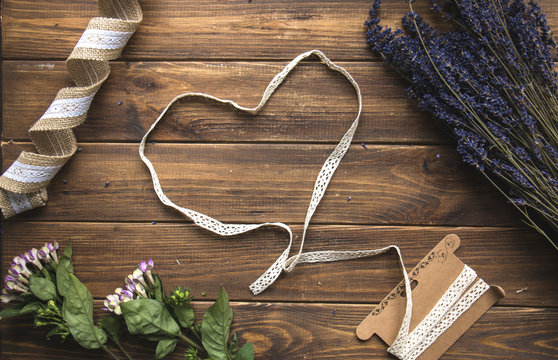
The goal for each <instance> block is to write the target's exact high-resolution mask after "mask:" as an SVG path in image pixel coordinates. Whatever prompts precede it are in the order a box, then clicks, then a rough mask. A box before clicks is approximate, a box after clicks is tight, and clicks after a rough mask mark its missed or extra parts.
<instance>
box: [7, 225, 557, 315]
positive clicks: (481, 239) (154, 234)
mask: <svg viewBox="0 0 558 360" xmlns="http://www.w3.org/2000/svg"><path fill="white" fill-rule="evenodd" d="M301 230H302V229H301V226H295V227H293V231H294V232H295V234H297V235H298V234H300V232H301ZM450 233H455V234H458V235H459V236H460V237H461V241H462V244H461V248H460V249H458V251H457V256H458V257H459V258H460V259H461V260H462V261H463V262H464V263H466V264H468V265H469V266H471V267H472V268H473V269H475V271H477V273H478V274H479V276H481V277H482V278H483V279H485V280H486V281H487V282H488V283H490V284H497V285H500V286H501V287H503V288H504V289H505V290H506V292H507V294H506V298H505V299H503V300H502V301H501V302H500V303H501V304H504V305H521V306H528V305H529V306H558V289H557V288H556V287H554V286H550V284H554V283H556V282H557V281H558V253H556V252H555V251H551V247H550V245H548V244H547V243H546V242H545V241H544V240H543V239H541V238H540V237H539V236H538V235H536V234H535V233H534V232H532V231H530V230H528V229H516V228H465V227H459V228H449V227H444V228H439V227H409V226H404V227H384V226H381V227H375V226H338V225H337V226H331V225H313V226H311V227H310V230H309V232H308V239H307V243H306V247H305V251H313V250H314V251H317V250H357V249H375V248H381V247H384V246H388V245H390V244H393V243H397V244H398V245H399V246H400V247H401V251H402V253H403V259H404V260H405V263H406V265H407V268H408V269H411V268H412V267H414V266H415V265H416V264H417V263H418V262H419V261H420V260H421V259H422V258H423V257H424V256H426V255H427V254H428V252H429V251H430V250H431V249H432V248H433V247H434V246H435V245H436V244H437V243H438V242H439V241H440V240H441V239H442V238H443V237H444V236H446V235H447V234H450ZM394 239H396V240H394ZM54 240H57V241H59V242H60V244H61V245H62V246H64V245H65V244H66V242H67V241H68V240H71V241H72V248H73V249H74V256H75V269H76V272H77V274H78V276H79V278H80V279H81V280H82V281H83V282H84V283H85V284H86V285H87V287H88V288H89V289H90V290H91V291H92V293H93V295H94V296H95V297H97V298H102V297H104V296H106V295H107V294H109V293H110V292H112V291H113V290H114V289H115V288H117V287H121V286H122V285H123V279H124V277H125V276H126V275H128V274H129V273H131V272H132V271H133V270H134V269H135V267H136V266H137V263H138V262H139V261H140V260H142V259H145V258H146V257H151V258H153V260H154V261H155V264H156V270H154V271H156V272H157V273H158V274H160V275H161V277H162V278H163V280H164V281H165V284H167V288H172V287H175V286H183V285H188V286H189V287H190V288H192V289H193V290H195V291H194V293H195V294H197V295H199V294H200V292H202V291H205V292H207V295H208V298H214V297H215V296H216V294H217V291H218V289H219V287H220V285H221V284H224V285H226V286H227V290H228V292H229V295H230V297H231V299H234V300H252V301H253V300H255V301H283V302H285V301H293V302H301V301H307V302H312V301H320V302H337V303H371V302H379V301H381V300H382V299H383V298H384V296H385V295H387V294H388V293H389V291H390V290H391V289H392V288H393V287H395V285H396V284H397V283H398V282H399V281H400V280H401V278H402V275H401V273H400V270H399V265H398V263H397V260H396V256H395V254H394V253H391V254H389V255H382V256H377V257H375V258H369V259H359V260H351V261H342V262H336V263H329V264H306V265H299V266H298V267H297V268H296V269H295V270H294V271H293V272H291V273H288V274H284V275H283V276H282V277H281V278H280V279H279V280H278V281H277V283H275V284H274V285H273V286H272V287H271V288H269V289H268V290H266V291H265V292H263V293H262V294H261V295H258V296H256V297H254V296H253V295H251V293H250V292H249V290H248V285H249V284H250V283H251V282H252V281H254V280H255V279H256V278H257V277H258V276H260V275H261V274H262V273H263V272H264V271H265V270H266V269H267V267H268V266H270V265H271V264H272V263H273V262H274V261H275V259H276V258H277V257H278V256H279V255H280V254H281V252H282V251H283V250H284V249H285V247H286V245H287V236H286V234H285V233H284V232H280V231H274V230H265V229H262V230H258V231H256V232H252V233H247V234H245V235H242V236H234V237H231V238H221V237H217V236H216V235H214V234H212V233H209V232H207V231H203V230H200V229H199V228H197V227H195V226H193V225H191V224H168V223H166V224H163V223H158V224H155V225H153V224H151V223H147V224H145V223H143V224H122V223H97V224H91V223H66V222H63V223H58V222H56V223H34V222H33V223H30V222H25V223H23V222H21V223H20V222H17V223H16V222H13V223H7V224H6V225H5V228H4V243H3V246H2V254H3V257H2V262H3V263H4V264H7V263H9V262H10V260H11V258H12V257H13V256H15V255H17V254H20V253H22V252H23V251H26V250H27V249H30V248H31V247H33V246H38V245H40V244H42V243H44V242H45V241H54ZM296 244H298V242H296ZM296 244H295V246H296ZM296 250H298V248H297V249H293V251H292V252H293V254H294V253H295V252H296ZM533 259H537V261H536V262H533ZM177 260H178V262H177ZM179 264H180V265H179ZM207 264H211V269H212V270H211V271H210V272H209V271H207ZM4 271H5V269H4ZM510 274H513V276H510ZM318 282H319V283H321V285H319V284H318ZM525 286H527V287H528V290H527V291H524V292H521V293H519V294H517V293H515V291H516V290H518V289H521V288H524V287H525ZM541 294H545V296H541Z"/></svg>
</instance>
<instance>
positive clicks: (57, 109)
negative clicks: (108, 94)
mask: <svg viewBox="0 0 558 360" xmlns="http://www.w3.org/2000/svg"><path fill="white" fill-rule="evenodd" d="M94 97H95V94H94V93H93V94H91V95H89V96H85V97H81V98H71V99H58V100H54V101H53V102H52V103H51V104H50V106H49V107H48V109H47V110H46V111H45V113H44V114H43V116H41V120H43V119H63V118H70V117H76V116H81V115H83V114H85V113H86V112H87V110H89V107H90V106H91V102H92V101H93V98H94Z"/></svg>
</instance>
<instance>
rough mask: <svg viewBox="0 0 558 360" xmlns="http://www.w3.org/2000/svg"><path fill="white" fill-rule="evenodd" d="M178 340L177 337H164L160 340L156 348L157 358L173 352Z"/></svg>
mask: <svg viewBox="0 0 558 360" xmlns="http://www.w3.org/2000/svg"><path fill="white" fill-rule="evenodd" d="M177 342H178V340H177V339H163V340H161V341H159V343H158V344H157V349H156V350H155V359H162V358H164V357H165V356H167V355H168V354H170V353H171V352H173V351H174V348H175V347H176V343H177Z"/></svg>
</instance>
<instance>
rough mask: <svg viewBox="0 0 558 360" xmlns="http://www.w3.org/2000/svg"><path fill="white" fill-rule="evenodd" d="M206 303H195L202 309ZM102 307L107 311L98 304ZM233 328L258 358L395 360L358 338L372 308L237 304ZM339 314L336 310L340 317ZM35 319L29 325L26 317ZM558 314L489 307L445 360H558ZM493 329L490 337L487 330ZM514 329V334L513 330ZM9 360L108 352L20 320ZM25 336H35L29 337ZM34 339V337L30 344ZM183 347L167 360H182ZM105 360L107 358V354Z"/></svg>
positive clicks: (12, 332) (8, 343)
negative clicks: (48, 336) (47, 335)
mask: <svg viewBox="0 0 558 360" xmlns="http://www.w3.org/2000/svg"><path fill="white" fill-rule="evenodd" d="M207 305H208V304H206V303H203V304H202V303H195V304H194V308H195V309H196V312H201V311H204V309H205V308H206V307H207ZM96 306H97V308H99V307H100V306H101V304H100V303H99V302H97V303H96ZM232 306H233V310H234V316H235V318H234V323H233V329H234V330H235V331H237V332H238V335H239V341H240V343H241V344H243V343H244V342H248V341H251V342H252V343H253V344H254V349H255V352H256V359H265V360H275V359H277V360H283V359H292V360H302V359H313V360H314V359H318V360H320V359H324V360H325V359H355V360H358V359H386V360H387V359H393V357H392V356H391V355H389V354H388V353H387V352H386V345H385V344H383V343H382V342H381V340H379V339H378V338H376V337H374V338H372V339H371V340H369V341H366V342H362V341H359V340H358V339H357V338H356V336H355V335H354V329H355V327H356V325H357V324H358V323H359V322H360V321H361V320H362V319H363V318H364V317H365V316H366V315H367V314H368V312H369V311H370V308H371V305H347V304H282V303H233V304H232ZM334 311H335V313H334ZM28 321H30V320H28ZM556 321H558V310H557V309H531V308H515V307H510V308H507V307H497V308H492V309H490V310H489V311H488V312H487V313H486V314H485V315H484V316H483V317H482V318H481V319H480V320H479V321H478V322H477V323H475V324H474V325H473V326H472V327H471V328H470V329H469V330H468V331H467V332H466V333H465V334H464V335H463V336H462V337H461V338H460V339H459V340H458V341H457V342H456V343H455V344H454V345H453V346H452V347H451V348H450V349H449V350H448V351H447V352H446V353H445V354H444V355H443V356H442V357H441V358H440V359H441V360H458V359H459V360H463V359H472V358H473V359H491V360H493V359H502V360H503V359H506V360H508V359H518V360H523V359H525V360H527V359H529V360H530V359H533V356H536V358H537V359H556V358H558V355H557V354H558V353H557V350H558V346H557V341H558V329H557V328H556V327H553V326H552V325H553V324H555V323H556ZM487 327H489V328H490V332H487V331H486V329H487ZM510 329H513V331H510ZM0 331H2V336H3V339H4V341H3V346H2V348H1V350H0V356H1V357H2V359H4V360H15V359H18V360H19V359H22V358H35V357H36V354H37V353H40V354H41V359H44V360H48V359H56V360H59V359H100V358H104V357H103V356H104V355H103V353H102V352H90V351H84V350H82V349H80V348H79V347H77V346H76V345H71V346H68V345H66V344H64V345H61V344H57V343H56V342H55V341H51V342H47V341H46V340H44V338H43V336H44V331H43V330H42V329H37V328H33V327H32V326H30V325H28V324H22V323H20V322H19V321H17V320H8V321H3V322H2V323H1V325H0ZM22 339H29V340H24V341H22ZM31 339H32V340H31ZM127 344H128V348H129V350H130V352H131V353H132V354H133V357H134V359H153V358H154V356H153V354H154V346H152V345H150V344H145V342H144V343H143V344H140V343H138V342H134V343H131V344H129V343H127ZM182 351H184V347H183V346H179V347H178V348H177V351H175V353H174V354H172V355H171V356H169V357H168V358H166V359H183V355H182ZM105 358H106V357H105Z"/></svg>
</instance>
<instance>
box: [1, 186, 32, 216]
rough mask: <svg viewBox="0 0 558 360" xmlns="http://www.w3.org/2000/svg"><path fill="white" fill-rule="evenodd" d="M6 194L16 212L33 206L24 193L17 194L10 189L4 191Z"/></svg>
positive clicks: (19, 212) (18, 212)
mask: <svg viewBox="0 0 558 360" xmlns="http://www.w3.org/2000/svg"><path fill="white" fill-rule="evenodd" d="M6 194H7V195H8V200H9V201H10V204H11V205H12V208H13V209H14V211H15V213H16V214H21V213H22V212H25V211H27V210H31V209H32V208H33V206H31V203H30V202H29V199H27V195H26V194H18V193H14V192H11V191H6Z"/></svg>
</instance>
